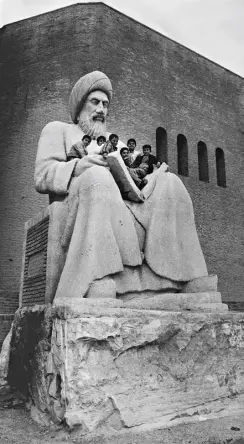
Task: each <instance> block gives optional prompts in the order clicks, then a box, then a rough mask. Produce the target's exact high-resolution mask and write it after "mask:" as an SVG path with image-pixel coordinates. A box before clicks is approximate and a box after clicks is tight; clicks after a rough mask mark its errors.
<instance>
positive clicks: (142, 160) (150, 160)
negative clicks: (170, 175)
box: [133, 145, 161, 175]
mask: <svg viewBox="0 0 244 444" xmlns="http://www.w3.org/2000/svg"><path fill="white" fill-rule="evenodd" d="M151 150H152V148H151V145H143V147H142V151H143V154H139V155H138V156H137V157H136V158H135V161H134V162H133V168H135V167H139V166H140V165H142V164H143V165H144V164H146V165H147V167H148V168H147V172H146V174H151V173H152V172H153V166H154V165H156V166H157V168H159V167H160V165H161V163H160V162H158V161H157V158H156V157H155V156H154V155H153V154H151ZM146 174H145V175H146Z"/></svg>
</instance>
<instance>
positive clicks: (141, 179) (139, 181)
mask: <svg viewBox="0 0 244 444" xmlns="http://www.w3.org/2000/svg"><path fill="white" fill-rule="evenodd" d="M120 155H121V157H122V159H123V161H124V163H125V165H126V167H127V170H128V171H129V173H130V176H131V178H132V179H133V180H134V182H135V184H136V185H137V187H138V188H139V189H140V190H141V189H142V188H143V187H144V186H145V185H146V184H147V182H148V181H147V179H145V176H146V175H147V171H148V165H147V164H146V163H143V162H141V164H140V165H138V167H134V163H133V162H132V160H131V156H130V152H129V149H128V147H126V146H124V147H123V148H121V150H120Z"/></svg>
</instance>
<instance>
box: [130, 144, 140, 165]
mask: <svg viewBox="0 0 244 444" xmlns="http://www.w3.org/2000/svg"><path fill="white" fill-rule="evenodd" d="M127 146H128V148H129V152H130V156H131V160H132V162H134V161H135V159H136V157H137V156H138V155H139V154H140V151H137V150H136V139H129V140H128V141H127Z"/></svg>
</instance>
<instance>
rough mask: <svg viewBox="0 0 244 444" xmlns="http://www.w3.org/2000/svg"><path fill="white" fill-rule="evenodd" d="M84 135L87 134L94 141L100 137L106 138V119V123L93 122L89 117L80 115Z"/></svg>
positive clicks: (80, 124)
mask: <svg viewBox="0 0 244 444" xmlns="http://www.w3.org/2000/svg"><path fill="white" fill-rule="evenodd" d="M78 124H79V126H80V127H81V129H82V131H83V132H84V134H87V135H88V136H90V137H91V138H92V139H94V138H95V139H97V137H98V136H105V137H106V119H105V117H104V121H103V122H101V120H93V119H91V118H89V117H88V116H85V115H84V116H82V115H80V119H79V122H78Z"/></svg>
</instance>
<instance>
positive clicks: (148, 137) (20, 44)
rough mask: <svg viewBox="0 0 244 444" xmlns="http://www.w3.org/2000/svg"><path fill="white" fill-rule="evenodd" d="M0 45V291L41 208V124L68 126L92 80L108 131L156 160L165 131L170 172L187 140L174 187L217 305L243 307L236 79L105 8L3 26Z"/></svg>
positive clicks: (241, 136) (11, 281) (242, 141)
mask: <svg viewBox="0 0 244 444" xmlns="http://www.w3.org/2000/svg"><path fill="white" fill-rule="evenodd" d="M0 39H1V42H0V59H1V70H0V109H1V110H2V113H1V117H0V144H1V151H0V156H1V159H0V178H1V179H0V180H1V190H2V191H1V196H0V222H1V228H2V232H3V233H4V236H2V237H1V240H0V242H1V246H0V251H1V258H0V272H1V275H2V276H3V277H2V283H1V287H2V288H6V289H7V288H9V287H11V288H12V289H14V290H15V289H17V288H18V285H19V276H20V266H21V256H22V240H23V231H24V230H23V225H24V222H25V220H27V219H29V218H31V217H32V216H33V215H34V214H36V213H38V212H39V211H40V210H41V209H43V208H44V207H45V206H46V205H47V198H46V197H45V196H41V195H38V194H37V193H36V192H35V191H34V188H33V171H34V161H35V154H36V146H37V141H38V137H39V134H40V131H41V129H42V127H43V126H44V125H45V124H46V123H47V122H48V121H50V120H65V121H68V120H69V114H68V106H67V105H68V97H69V93H70V90H71V87H72V85H73V84H74V83H75V81H76V80H77V79H78V78H79V77H80V76H81V75H82V74H84V73H86V72H89V71H91V70H94V69H101V70H103V71H104V72H106V74H107V75H108V76H109V77H110V78H111V81H112V83H113V87H114V90H115V94H114V98H113V102H112V105H111V109H110V117H109V129H110V131H113V132H116V133H118V134H119V135H120V138H121V139H122V140H124V141H126V140H127V138H129V137H135V138H136V139H137V141H138V146H139V147H141V145H142V144H144V143H150V144H152V146H153V151H154V152H156V129H157V128H158V127H163V128H164V129H165V130H166V133H167V146H168V161H169V164H170V167H171V170H172V171H173V172H176V173H177V165H178V159H177V136H178V135H179V134H182V135H184V136H185V137H186V139H187V146H188V177H183V176H182V177H183V181H184V183H185V185H186V187H187V188H188V190H189V192H190V194H191V197H192V199H193V203H194V208H195V214H196V224H197V228H198V232H199V236H200V241H201V244H202V247H203V251H204V254H205V256H206V260H207V263H208V268H209V272H210V273H217V274H218V275H219V279H220V290H221V291H222V293H223V296H224V300H236V301H241V300H243V291H242V289H243V284H244V273H243V266H244V259H243V258H244V255H243V245H244V232H243V208H244V207H243V197H244V196H243V193H244V191H243V190H244V186H243V185H244V184H243V182H244V180H243V164H244V151H243V146H244V122H243V120H244V119H243V115H244V111H243V103H244V81H243V79H242V78H241V77H239V76H237V75H235V74H233V73H231V72H229V71H228V70H226V69H224V68H222V67H220V66H218V65H216V64H214V63H212V62H210V61H209V60H207V59H205V58H203V57H201V56H200V55H198V54H196V53H194V52H192V51H190V50H188V49H187V48H185V47H183V46H181V45H179V44H177V43H175V42H173V41H172V40H170V39H168V38H166V37H164V36H162V35H160V34H158V33H156V32H154V31H152V30H150V29H149V28H147V27H145V26H143V25H141V24H140V23H137V22H135V21H134V20H131V19H130V18H128V17H126V16H124V15H123V14H120V13H118V12H116V11H115V10H113V9H112V8H109V7H108V6H105V5H103V4H78V5H74V6H70V7H67V8H63V9H60V10H58V11H54V12H51V13H48V14H44V15H41V16H37V17H34V18H31V19H28V20H24V21H21V22H17V23H14V24H11V25H8V26H6V27H4V28H2V30H1V34H0ZM199 141H202V142H204V143H205V144H206V147H207V153H208V162H209V183H207V182H204V181H199V176H198V149H197V147H198V143H199ZM217 147H219V148H221V149H223V151H224V155H225V163H226V183H227V187H226V188H224V187H220V186H218V185H217V176H216V159H215V150H216V148H217Z"/></svg>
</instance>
